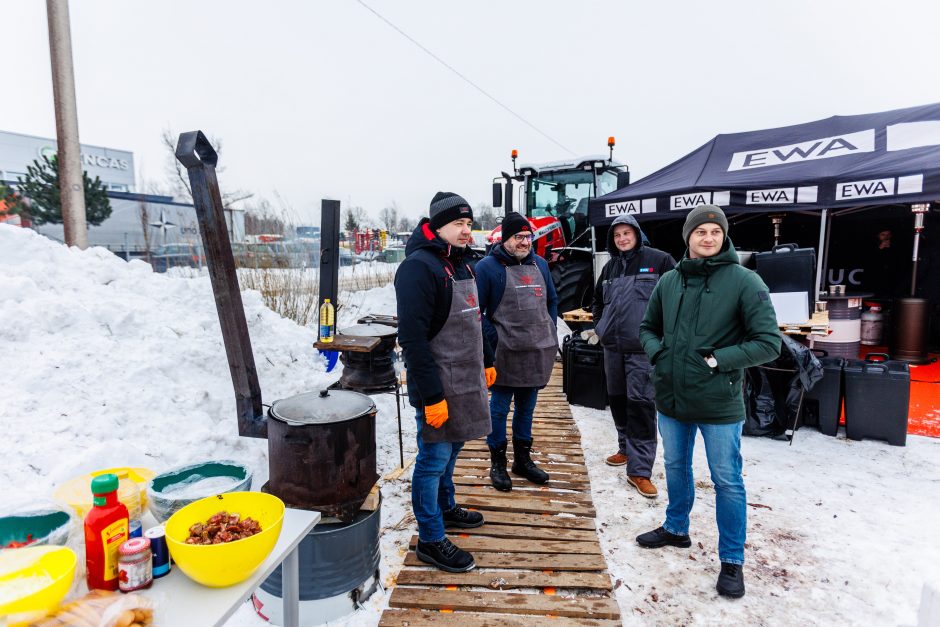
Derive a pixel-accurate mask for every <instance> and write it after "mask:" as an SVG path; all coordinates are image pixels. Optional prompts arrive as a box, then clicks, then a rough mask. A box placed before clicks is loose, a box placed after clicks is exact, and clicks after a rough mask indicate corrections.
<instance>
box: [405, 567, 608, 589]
mask: <svg viewBox="0 0 940 627" xmlns="http://www.w3.org/2000/svg"><path fill="white" fill-rule="evenodd" d="M395 583H396V585H399V586H402V585H418V586H474V587H479V588H490V589H492V590H508V589H510V588H587V589H591V590H611V589H613V586H612V585H611V583H610V575H608V574H607V573H591V572H574V573H568V572H565V573H554V572H552V573H546V572H543V571H531V570H488V571H481V570H472V571H470V572H469V573H437V572H435V571H433V570H403V571H402V572H401V573H400V574H399V575H398V579H397V580H396V582H395Z"/></svg>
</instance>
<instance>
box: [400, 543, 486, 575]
mask: <svg viewBox="0 0 940 627" xmlns="http://www.w3.org/2000/svg"><path fill="white" fill-rule="evenodd" d="M415 553H416V554H417V556H418V559H419V560H421V561H422V562H425V563H427V564H430V565H431V566H436V567H438V568H440V569H441V570H446V571H447V572H449V573H465V572H467V571H469V570H473V568H474V567H475V566H476V565H477V564H476V562H475V561H473V556H472V555H470V554H469V553H467V552H466V551H464V550H463V549H461V548H459V547H458V546H457V545H455V544H454V543H453V542H451V541H450V540H448V539H447V538H444V539H443V540H439V541H438V542H421V541H420V540H418V546H417V548H415Z"/></svg>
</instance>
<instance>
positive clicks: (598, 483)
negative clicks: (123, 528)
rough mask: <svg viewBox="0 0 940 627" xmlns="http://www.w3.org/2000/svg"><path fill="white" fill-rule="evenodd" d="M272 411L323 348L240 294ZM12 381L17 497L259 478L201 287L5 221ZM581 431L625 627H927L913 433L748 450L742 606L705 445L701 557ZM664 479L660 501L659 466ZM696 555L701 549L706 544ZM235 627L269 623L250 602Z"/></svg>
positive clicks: (396, 487)
mask: <svg viewBox="0 0 940 627" xmlns="http://www.w3.org/2000/svg"><path fill="white" fill-rule="evenodd" d="M243 299H244V302H245V309H246V315H247V318H248V324H249V329H250V333H251V338H252V345H253V349H254V353H255V361H256V364H257V365H258V370H259V377H260V380H261V388H262V390H263V392H264V399H265V402H267V403H270V402H271V401H273V400H276V399H278V398H284V397H287V396H290V395H293V394H297V393H300V392H305V391H309V390H312V389H317V388H319V387H324V386H325V385H328V384H329V383H331V382H332V381H334V380H335V379H336V378H337V377H338V373H336V372H334V373H330V374H327V373H326V372H325V371H324V368H323V365H322V363H321V362H320V360H319V358H318V356H317V353H316V351H315V350H314V349H313V348H312V346H311V344H312V342H313V341H314V340H315V333H314V332H313V331H312V330H310V329H305V328H301V327H298V326H297V325H295V324H294V323H292V322H290V321H288V320H284V319H281V318H280V317H278V316H277V315H275V314H273V313H272V312H271V311H269V310H268V309H266V308H265V307H264V305H263V303H262V302H261V298H260V296H259V295H258V294H257V293H255V292H245V293H243ZM343 301H344V303H345V305H346V306H345V307H344V308H343V310H342V311H341V313H340V325H339V326H341V327H342V326H344V325H347V324H350V323H351V322H353V321H354V320H355V318H356V317H358V316H359V315H361V314H364V313H393V312H394V291H393V289H392V288H391V286H386V287H383V288H377V289H372V290H368V291H361V292H356V293H353V294H345V295H344V296H343ZM0 346H2V347H3V350H2V351H0V373H2V388H0V389H2V390H3V399H4V402H3V404H2V405H0V425H2V426H3V428H4V433H5V435H7V442H8V443H7V445H6V446H5V447H4V456H5V459H4V461H3V463H2V464H0V494H3V495H4V497H5V498H6V502H7V503H9V502H15V501H16V500H18V499H21V498H27V497H29V498H35V497H36V496H37V495H39V496H48V495H50V494H51V492H52V490H53V488H54V486H56V485H57V484H59V483H60V482H62V481H64V480H66V479H68V478H70V477H72V476H74V475H76V474H80V473H82V472H86V471H88V470H92V469H95V468H101V467H105V466H116V465H135V466H145V467H149V468H152V469H154V470H156V471H161V470H163V469H165V468H168V467H170V466H174V465H178V464H182V463H188V462H192V461H196V460H201V459H210V458H230V459H236V460H239V461H242V462H244V463H246V464H249V465H250V466H251V467H252V468H253V469H254V472H255V484H254V485H255V487H256V488H257V487H258V486H260V485H261V483H263V482H264V481H265V480H266V478H267V477H266V474H267V471H266V469H267V459H266V458H267V448H266V443H265V442H264V441H263V440H252V439H246V438H239V437H238V436H237V434H236V433H237V432H236V425H235V403H234V394H233V392H232V387H231V379H230V378H229V372H228V366H227V362H226V358H225V353H224V349H223V346H222V338H221V335H220V332H219V325H218V318H217V316H216V312H215V305H214V302H213V299H212V294H211V289H210V287H209V281H208V279H207V278H206V277H205V276H200V277H195V278H186V277H180V276H172V275H171V276H167V275H160V274H154V273H153V272H152V271H151V270H150V267H149V266H147V265H146V264H144V263H142V262H131V263H126V262H124V261H121V260H119V259H117V258H116V257H114V256H113V255H111V254H110V253H108V252H106V251H103V250H100V249H99V250H95V249H92V250H89V251H84V252H80V251H78V250H69V249H66V248H65V247H64V246H62V245H60V244H56V243H53V242H51V241H49V240H46V239H44V238H42V237H40V236H37V235H35V234H34V233H32V232H30V231H27V230H24V229H19V228H15V227H10V226H5V225H0ZM373 398H374V400H375V402H376V404H377V405H378V409H379V413H378V420H377V439H378V446H379V448H378V464H379V473H380V475H382V476H383V477H384V476H386V475H387V474H388V473H390V472H392V471H393V470H394V469H395V468H397V466H398V463H399V452H398V431H397V423H396V419H395V416H396V414H395V399H394V396H391V395H378V396H374V397H373ZM574 413H575V417H576V420H577V421H578V423H579V426H580V427H581V432H582V437H583V444H584V449H585V454H586V458H587V460H588V470H589V472H590V474H591V480H592V484H593V497H594V502H595V505H596V507H597V511H598V523H599V526H600V529H601V533H600V537H601V542H602V545H603V547H604V550H605V552H606V553H607V559H608V565H609V569H610V572H611V575H612V577H613V579H614V581H615V582H616V583H615V585H616V596H617V599H618V602H619V603H620V606H621V608H622V610H623V615H624V622H625V624H628V625H629V624H637V625H640V624H718V623H721V624H755V625H759V624H766V625H800V624H827V625H835V624H839V625H842V624H863V623H864V624H876V625H897V624H906V625H910V624H914V623H916V620H917V619H916V613H917V606H918V603H919V599H920V594H921V587H922V585H923V583H924V582H925V581H933V582H938V581H940V542H938V541H937V540H936V537H935V531H934V530H935V528H936V527H935V525H936V521H937V520H938V518H940V478H938V477H940V473H938V472H937V471H938V467H940V441H938V440H931V439H927V438H920V437H916V436H910V437H909V438H908V446H907V447H905V448H896V447H891V446H888V445H886V444H881V443H877V442H849V441H846V440H844V439H834V438H828V437H825V436H822V435H820V434H818V433H816V432H813V431H812V430H803V431H800V432H799V433H798V434H797V439H796V441H795V443H794V445H793V446H792V447H787V446H786V445H785V444H784V443H781V442H776V441H770V440H762V439H749V438H748V439H745V441H744V455H745V463H746V465H745V472H746V475H747V476H746V481H747V486H748V490H749V493H748V502H749V503H751V504H752V505H751V507H749V508H748V514H749V524H748V529H749V537H748V549H747V555H746V559H747V565H746V570H745V575H746V583H747V586H748V593H747V596H746V597H745V598H744V599H742V600H740V601H737V602H729V601H726V600H723V599H719V598H717V596H716V594H715V592H714V580H715V577H716V576H717V568H718V565H717V562H716V557H715V551H716V544H717V533H716V530H715V525H714V498H713V497H714V492H713V490H712V488H711V486H710V483H709V481H708V476H707V468H706V465H705V460H704V451H703V450H702V447H701V442H699V446H698V448H697V450H696V458H695V471H696V475H697V478H698V480H699V482H698V486H699V487H698V497H699V498H698V502H697V505H696V508H695V511H694V512H693V515H692V516H693V519H692V536H693V542H695V544H693V549H691V550H678V549H664V550H660V551H645V550H642V549H640V548H639V547H637V546H636V544H635V543H634V541H633V538H634V536H635V535H636V534H638V533H640V532H642V531H646V530H649V529H652V528H654V527H656V526H658V525H659V524H660V523H661V522H662V517H663V510H664V507H665V497H664V496H663V497H661V498H660V499H659V500H657V501H648V500H646V499H643V498H642V497H640V496H639V495H637V494H636V493H635V492H633V491H632V490H628V489H627V488H626V485H625V478H624V475H623V469H622V468H619V469H617V468H610V467H608V466H606V465H604V463H603V459H604V457H606V456H607V455H608V454H610V453H612V452H613V447H612V444H611V443H613V442H615V436H614V429H613V425H612V423H611V420H610V418H609V415H608V414H607V413H606V412H599V411H594V410H588V409H583V408H574ZM402 425H403V427H404V446H405V460H406V463H407V462H408V461H409V460H410V458H411V457H412V456H413V455H414V449H415V446H414V431H415V427H414V420H413V411H412V410H411V409H410V408H409V407H407V405H406V406H405V407H403V409H402ZM409 477H410V473H409V472H406V473H404V475H403V476H402V477H400V478H398V479H394V480H386V481H383V485H382V493H383V497H384V503H383V511H382V528H383V534H382V540H381V544H382V564H381V573H382V578H383V581H384V582H385V583H389V582H391V581H392V580H393V578H394V576H395V575H396V574H397V572H398V569H399V568H400V567H401V563H402V559H403V557H404V554H405V547H406V542H407V540H408V538H409V537H410V536H411V534H412V533H414V522H413V519H412V518H411V517H410V484H409ZM654 482H655V483H656V484H657V485H658V486H659V487H660V488H661V490H663V491H665V481H664V479H663V476H662V463H661V457H660V460H659V461H658V462H657V464H656V467H655V469H654ZM698 543H701V546H699V544H698ZM387 600H388V597H387V594H376V595H374V596H373V597H372V598H371V599H370V600H369V601H368V602H367V603H366V607H365V608H364V609H363V610H361V611H360V612H357V613H356V614H354V615H352V616H351V617H349V619H347V620H345V621H343V622H341V623H339V624H343V625H355V626H359V625H363V626H365V625H374V624H376V622H377V620H378V616H379V615H380V613H381V611H382V608H383V607H384V605H385V604H386V603H387ZM228 624H229V625H230V626H238V627H241V626H245V627H247V626H250V625H264V624H265V623H263V622H262V621H261V620H260V619H258V618H257V617H255V616H254V614H253V612H252V611H251V609H250V608H249V607H248V606H245V607H244V608H242V609H241V610H240V611H239V612H238V613H237V614H236V615H235V617H233V618H232V619H231V620H230V621H229V623H228Z"/></svg>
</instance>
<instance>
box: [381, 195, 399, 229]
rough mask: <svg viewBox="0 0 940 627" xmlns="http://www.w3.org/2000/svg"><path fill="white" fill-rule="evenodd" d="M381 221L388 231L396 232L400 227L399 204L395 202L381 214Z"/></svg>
mask: <svg viewBox="0 0 940 627" xmlns="http://www.w3.org/2000/svg"><path fill="white" fill-rule="evenodd" d="M379 221H380V222H381V223H382V226H383V227H385V230H386V231H394V230H395V227H396V226H397V225H398V204H397V203H396V202H395V201H394V200H393V201H392V203H391V204H390V205H389V206H388V207H385V208H384V209H382V211H380V212H379Z"/></svg>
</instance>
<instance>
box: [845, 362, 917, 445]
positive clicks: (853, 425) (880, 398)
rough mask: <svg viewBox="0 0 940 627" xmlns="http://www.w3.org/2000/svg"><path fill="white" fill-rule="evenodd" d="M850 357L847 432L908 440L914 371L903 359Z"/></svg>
mask: <svg viewBox="0 0 940 627" xmlns="http://www.w3.org/2000/svg"><path fill="white" fill-rule="evenodd" d="M874 357H875V355H872V354H870V355H868V356H867V357H866V358H865V360H861V359H850V360H848V361H847V362H846V364H845V368H844V369H843V372H844V376H845V435H846V436H847V437H849V438H851V439H853V440H862V439H865V438H871V439H875V440H887V442H888V444H893V445H895V446H904V445H905V444H906V443H907V419H908V408H909V405H910V401H911V371H910V367H909V366H908V364H907V363H905V362H903V361H890V360H889V361H873V358H874Z"/></svg>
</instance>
